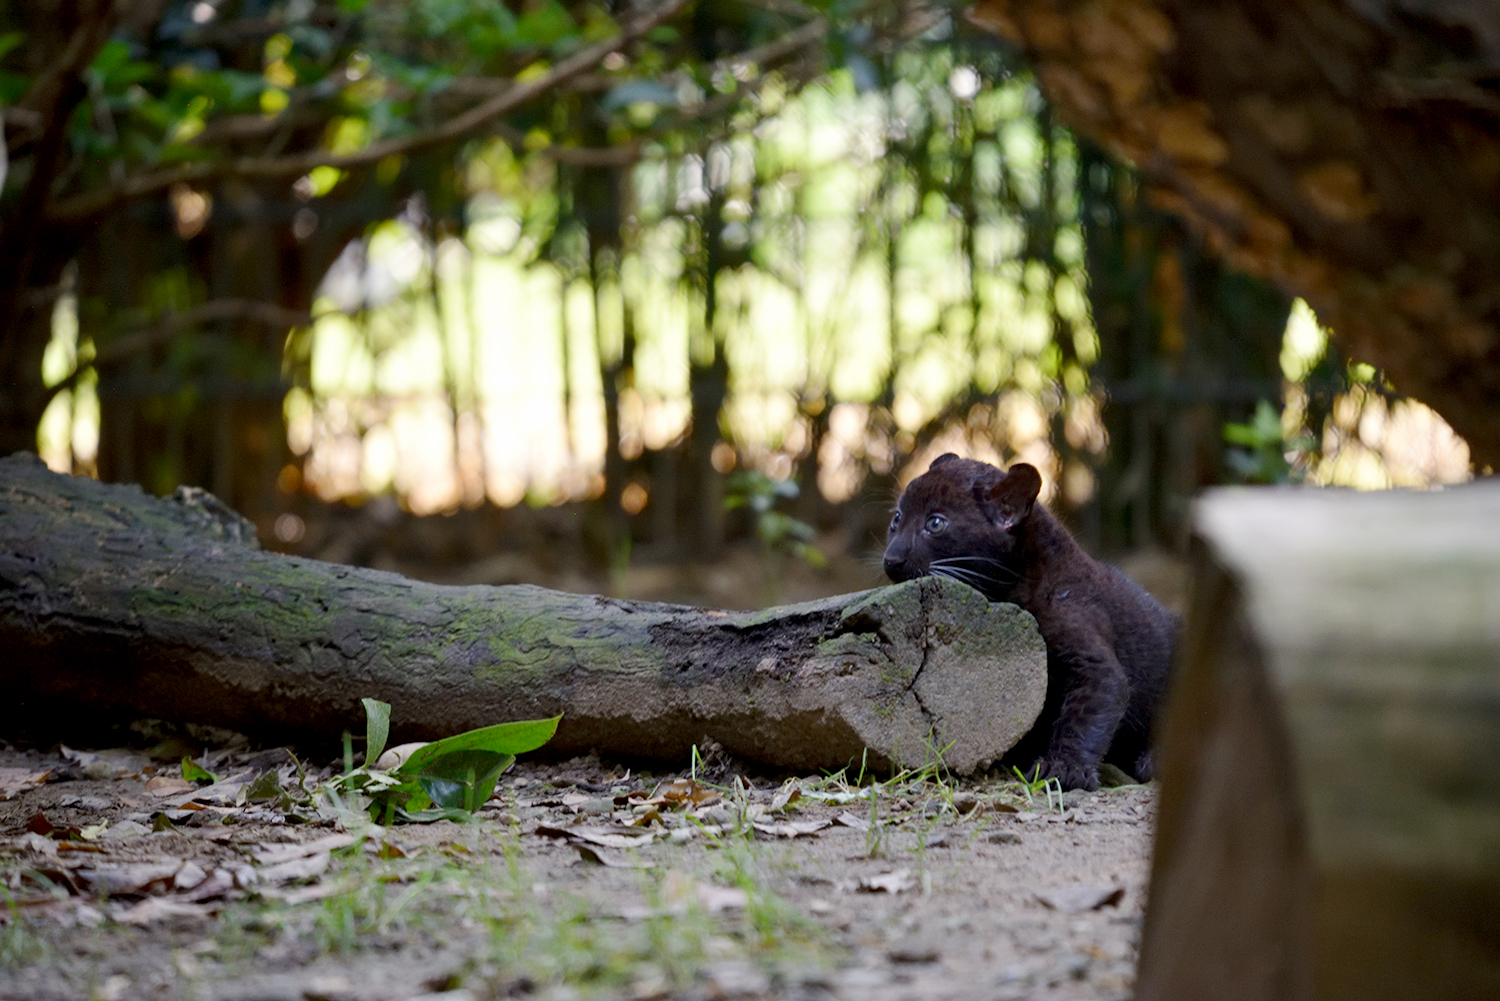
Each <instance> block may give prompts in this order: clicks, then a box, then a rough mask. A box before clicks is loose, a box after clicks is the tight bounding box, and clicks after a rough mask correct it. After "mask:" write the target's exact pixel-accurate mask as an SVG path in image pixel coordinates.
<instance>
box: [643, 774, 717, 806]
mask: <svg viewBox="0 0 1500 1001" xmlns="http://www.w3.org/2000/svg"><path fill="white" fill-rule="evenodd" d="M721 798H722V797H721V796H720V795H719V794H718V793H717V792H715V791H714V790H712V789H710V788H708V787H707V786H704V785H700V784H698V783H697V782H695V781H693V780H692V779H690V778H676V779H673V780H672V781H670V782H662V783H661V784H659V785H658V786H657V787H656V788H655V789H653V790H651V795H650V796H648V797H646V802H647V803H653V804H656V805H658V806H660V805H663V804H666V803H672V804H679V805H680V804H683V803H689V804H692V805H693V806H702V805H703V804H705V803H711V802H713V801H715V800H718V799H721Z"/></svg>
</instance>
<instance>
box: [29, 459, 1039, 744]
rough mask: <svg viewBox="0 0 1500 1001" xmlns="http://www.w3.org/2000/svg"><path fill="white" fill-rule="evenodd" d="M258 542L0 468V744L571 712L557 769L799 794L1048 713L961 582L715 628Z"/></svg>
mask: <svg viewBox="0 0 1500 1001" xmlns="http://www.w3.org/2000/svg"><path fill="white" fill-rule="evenodd" d="M254 539H255V532H254V528H253V526H251V525H250V524H249V523H248V522H246V521H245V520H244V519H242V518H240V517H239V516H238V515H236V514H235V513H234V512H233V511H231V510H229V509H228V508H227V507H225V506H224V505H223V504H221V503H220V502H219V501H218V500H217V499H216V498H214V497H213V496H212V495H211V494H207V493H205V492H203V491H200V490H193V489H191V488H184V489H183V490H181V491H179V494H178V496H177V498H174V499H173V500H158V499H156V498H153V497H149V496H148V495H146V494H145V493H143V492H142V491H140V490H139V489H138V488H136V487H123V486H113V485H108V484H103V483H99V482H96V481H94V480H89V479H85V478H81V477H77V478H75V477H66V476H58V475H56V474H54V473H51V472H50V471H48V470H47V468H46V466H45V465H43V464H42V463H41V462H40V461H39V460H38V459H36V457H35V456H30V455H25V454H17V455H13V456H11V457H9V458H6V459H0V649H4V651H5V653H4V655H3V656H0V689H3V690H4V691H5V692H6V699H5V700H0V732H12V731H13V729H14V728H15V727H16V726H19V725H22V724H23V723H24V724H27V725H36V724H37V723H39V722H40V721H42V720H44V719H46V718H48V717H49V716H55V715H59V714H60V715H63V716H65V717H66V716H71V715H75V714H80V713H89V714H94V715H97V714H100V713H112V714H115V715H117V716H118V715H120V714H135V715H149V716H157V717H165V718H168V719H177V720H188V721H197V722H204V723H214V724H218V725H222V726H229V727H235V728H238V729H242V730H248V731H251V732H268V731H274V732H277V733H278V735H285V734H287V733H288V732H291V733H293V734H300V735H303V736H311V735H316V734H337V733H338V732H339V731H340V730H342V729H345V728H358V726H359V725H360V723H361V721H362V718H363V714H362V710H361V709H360V704H359V699H360V697H361V696H372V697H375V698H379V699H383V700H385V701H387V702H389V703H391V705H392V723H393V728H394V731H395V732H396V734H397V736H398V737H399V738H400V739H430V738H434V737H438V736H443V735H446V734H450V733H455V732H458V731H461V730H465V729H470V728H473V727H477V726H484V725H487V724H489V723H495V722H499V721H502V720H507V719H527V718H536V717H543V716H550V715H553V714H555V713H559V712H561V713H564V714H565V715H564V718H563V722H562V724H561V726H560V727H559V728H558V731H557V736H556V738H555V739H554V740H553V742H552V744H551V749H552V750H555V751H559V752H563V753H567V752H582V751H587V750H589V749H591V748H592V749H597V750H600V751H605V752H612V753H616V754H622V755H634V756H645V757H654V758H666V759H675V760H678V761H682V760H685V759H686V756H687V754H688V750H689V748H690V747H691V745H692V744H694V743H698V742H701V741H702V740H703V739H704V738H712V739H714V740H717V741H718V742H719V743H720V744H722V745H724V747H726V748H727V749H728V750H729V751H731V752H732V753H735V754H738V755H742V756H744V757H747V758H750V759H752V760H757V761H763V762H767V763H769V764H773V765H779V766H784V767H788V768H797V769H811V768H830V767H835V768H836V767H840V766H842V765H844V764H847V763H849V762H850V761H858V760H859V759H860V757H861V755H862V753H863V752H864V751H865V749H867V748H868V749H869V751H870V752H871V757H870V760H871V763H873V764H885V763H889V764H895V765H912V764H921V763H923V762H924V761H926V760H928V759H929V758H930V756H931V754H932V752H933V751H934V750H935V749H942V748H946V750H945V751H944V760H945V761H946V762H947V764H948V765H949V767H951V768H953V769H954V770H955V771H958V772H960V773H966V772H970V771H973V770H974V769H976V768H979V767H982V766H984V765H986V764H988V763H989V762H991V761H993V760H994V759H995V758H997V757H999V756H1000V755H1001V754H1002V753H1004V752H1005V751H1006V750H1009V748H1010V747H1011V746H1012V745H1013V744H1014V743H1015V742H1016V741H1017V740H1018V739H1019V738H1020V737H1021V736H1022V735H1023V734H1024V733H1025V732H1026V731H1027V730H1028V729H1030V727H1031V724H1032V723H1033V722H1034V721H1035V719H1036V716H1037V714H1038V713H1039V712H1040V711H1041V706H1042V698H1043V695H1044V694H1045V688H1046V649H1045V647H1044V645H1043V643H1042V640H1041V636H1040V634H1039V633H1038V632H1037V630H1036V624H1035V622H1034V621H1033V620H1032V619H1031V617H1030V616H1029V615H1027V614H1026V613H1025V612H1023V611H1021V610H1020V609H1019V608H1017V607H1016V606H1014V605H1004V604H997V605H991V604H990V603H989V602H987V601H986V600H985V599H984V598H983V596H981V595H980V594H979V593H978V592H977V591H973V590H971V589H970V588H967V587H965V586H963V585H959V584H956V583H954V582H952V581H945V580H940V579H926V580H922V581H917V582H912V583H909V584H905V585H900V586H897V587H887V588H879V589H877V590H874V591H868V592H863V593H860V594H853V595H845V596H842V597H837V598H828V599H825V600H822V601H814V602H807V603H804V604H799V605H789V606H784V607H779V608H771V609H767V610H765V611H761V612H746V613H729V612H719V611H706V610H702V609H696V608H688V607H684V606H679V605H665V604H655V603H645V602H629V601H619V600H616V599H613V598H606V597H600V596H595V595H574V594H564V593H562V592H557V591H548V590H545V589H543V588H537V587H528V586H514V587H478V586H476V587H443V586H438V585H434V584H425V583H420V582H417V581H412V580H408V579H406V578H403V577H400V576H398V575H396V574H391V573H384V572H381V571H376V570H364V569H358V568H355V567H348V566H341V565H338V564H333V563H322V562H318V561H315V560H306V559H297V558H294V557H286V556H279V555H275V554H272V553H266V552H262V551H260V550H259V549H258V548H256V547H255V542H254ZM6 717H9V718H8V719H7V718H6Z"/></svg>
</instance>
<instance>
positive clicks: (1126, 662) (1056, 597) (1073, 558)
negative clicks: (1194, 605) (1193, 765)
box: [885, 454, 1177, 789]
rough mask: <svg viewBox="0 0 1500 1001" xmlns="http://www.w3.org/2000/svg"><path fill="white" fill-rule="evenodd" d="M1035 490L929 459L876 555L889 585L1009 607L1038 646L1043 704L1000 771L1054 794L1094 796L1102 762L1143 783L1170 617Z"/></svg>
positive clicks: (979, 469)
mask: <svg viewBox="0 0 1500 1001" xmlns="http://www.w3.org/2000/svg"><path fill="white" fill-rule="evenodd" d="M1041 485H1042V479H1041V476H1040V474H1038V473H1037V471H1036V469H1035V468H1034V467H1032V466H1029V465H1027V464H1026V463H1024V462H1019V463H1016V464H1014V465H1012V466H1011V467H1010V469H1009V471H1007V472H1001V471H1000V470H999V469H996V468H995V467H994V466H991V465H989V464H988V463H984V462H977V461H975V460H973V459H960V458H959V457H958V456H956V455H952V454H948V455H942V456H939V457H938V458H937V459H936V460H934V461H933V463H932V467H931V468H930V469H929V470H928V471H927V472H926V473H923V474H922V475H921V476H918V477H917V478H916V479H914V480H912V481H911V483H910V484H909V485H908V486H907V488H906V491H905V492H904V493H903V494H902V495H901V500H900V501H899V502H898V503H897V505H896V514H895V517H893V518H892V519H891V527H890V531H889V536H888V537H889V541H888V542H887V544H886V549H885V572H886V576H888V577H890V578H891V580H893V581H903V580H910V579H912V578H913V577H921V576H924V575H927V574H940V575H943V576H947V577H952V578H954V579H956V580H961V581H963V582H965V583H967V584H970V585H972V586H973V587H975V588H977V589H979V590H980V591H982V592H984V594H985V595H986V596H987V597H988V598H989V599H990V600H991V601H1013V602H1015V603H1016V604H1018V605H1020V606H1021V607H1022V608H1024V609H1026V610H1027V611H1028V612H1030V613H1031V614H1032V615H1034V616H1035V617H1036V621H1037V625H1038V626H1039V627H1040V628H1041V631H1042V638H1043V639H1044V640H1045V641H1046V643H1047V698H1046V702H1045V704H1044V706H1043V708H1042V714H1041V716H1040V717H1039V718H1038V719H1037V722H1036V726H1034V727H1033V728H1032V730H1031V732H1030V733H1028V734H1027V735H1026V736H1025V737H1023V738H1022V739H1021V742H1020V744H1018V745H1017V746H1016V747H1015V748H1014V749H1013V750H1012V751H1011V753H1010V754H1009V755H1008V756H1007V761H1010V762H1013V763H1016V764H1018V765H1020V767H1021V768H1022V769H1023V770H1024V771H1026V772H1027V775H1028V776H1029V775H1030V774H1031V768H1032V766H1033V765H1034V764H1040V765H1041V769H1042V772H1041V773H1042V776H1043V777H1049V776H1050V777H1052V778H1056V779H1057V780H1059V781H1060V782H1061V783H1062V785H1063V788H1065V789H1095V788H1097V787H1098V785H1099V764H1100V762H1101V761H1108V762H1110V763H1111V764H1114V765H1116V766H1118V767H1119V768H1121V769H1123V770H1124V771H1126V772H1129V773H1130V774H1132V775H1134V776H1135V777H1136V778H1137V779H1139V780H1141V781H1145V780H1147V779H1149V778H1151V776H1152V771H1153V769H1152V764H1151V747H1150V736H1151V722H1152V718H1153V717H1154V716H1155V714H1156V709H1157V705H1158V704H1159V703H1160V702H1161V697H1162V692H1163V690H1164V689H1165V687H1166V682H1167V671H1168V669H1169V668H1170V667H1171V663H1172V646H1173V641H1174V635H1175V633H1176V629H1177V617H1176V616H1175V615H1173V614H1172V613H1171V612H1169V611H1167V610H1166V609H1165V608H1163V607H1162V606H1161V605H1159V604H1157V602H1156V600H1155V599H1154V598H1152V597H1151V596H1150V595H1149V594H1147V593H1146V591H1145V589H1144V588H1142V587H1141V586H1140V585H1139V584H1137V583H1135V581H1133V580H1131V579H1130V578H1129V577H1126V576H1125V575H1124V574H1123V573H1121V572H1120V571H1119V570H1116V569H1115V568H1114V567H1112V566H1108V565H1106V564H1103V563H1100V562H1098V561H1096V560H1094V559H1093V558H1091V557H1090V556H1089V555H1088V554H1087V553H1085V552H1084V551H1083V550H1082V549H1081V548H1079V546H1078V543H1077V542H1075V541H1074V540H1073V537H1072V536H1071V535H1069V534H1068V530H1067V529H1066V528H1064V527H1063V526H1062V524H1061V523H1059V522H1058V520H1057V519H1056V518H1054V517H1053V516H1052V514H1051V512H1049V511H1048V510H1047V509H1046V508H1045V507H1043V506H1042V505H1041V504H1039V503H1037V492H1038V491H1039V490H1040V489H1041Z"/></svg>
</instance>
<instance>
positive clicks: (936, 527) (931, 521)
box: [922, 514, 948, 535]
mask: <svg viewBox="0 0 1500 1001" xmlns="http://www.w3.org/2000/svg"><path fill="white" fill-rule="evenodd" d="M947 527H948V519H947V518H944V517H943V516H942V515H940V514H935V515H932V516H931V517H930V518H928V519H927V524H925V525H923V526H922V528H923V529H924V530H925V531H926V532H927V534H928V535H937V534H939V533H940V532H942V530H943V529H945V528H947Z"/></svg>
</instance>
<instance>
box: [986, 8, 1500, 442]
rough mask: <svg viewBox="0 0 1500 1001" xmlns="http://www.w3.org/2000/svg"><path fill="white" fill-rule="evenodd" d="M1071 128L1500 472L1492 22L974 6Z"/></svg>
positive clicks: (1496, 92)
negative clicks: (1304, 306)
mask: <svg viewBox="0 0 1500 1001" xmlns="http://www.w3.org/2000/svg"><path fill="white" fill-rule="evenodd" d="M970 18H971V20H973V21H974V22H975V23H976V24H978V25H979V26H981V27H983V28H985V29H987V30H990V31H993V32H995V33H996V34H999V35H1002V36H1003V37H1005V38H1007V39H1009V40H1010V41H1012V42H1014V43H1015V44H1016V45H1018V46H1019V47H1020V48H1021V49H1022V50H1023V52H1024V53H1025V54H1026V56H1027V58H1028V59H1029V61H1030V62H1031V64H1032V66H1033V67H1034V68H1035V70H1036V74H1037V77H1038V79H1039V80H1040V82H1041V85H1042V88H1043V90H1045V91H1046V93H1047V96H1048V98H1049V99H1050V100H1051V101H1052V102H1053V104H1054V105H1055V106H1056V107H1057V108H1058V109H1059V111H1060V112H1061V113H1062V115H1063V117H1064V118H1065V119H1066V120H1067V122H1068V124H1069V125H1071V126H1072V127H1073V128H1075V129H1077V130H1079V131H1080V132H1083V133H1085V134H1087V135H1089V136H1092V137H1093V138H1095V139H1096V140H1098V141H1099V142H1101V143H1103V144H1104V145H1105V146H1106V147H1108V148H1109V149H1110V150H1111V151H1113V152H1114V153H1115V154H1116V155H1118V156H1120V157H1123V158H1124V159H1126V160H1129V161H1130V162H1132V163H1134V164H1135V165H1136V166H1137V167H1138V168H1139V169H1140V171H1141V176H1142V178H1143V180H1144V181H1145V183H1146V185H1147V188H1148V193H1149V195H1150V196H1151V197H1152V198H1153V199H1154V200H1155V201H1156V202H1157V203H1158V204H1160V205H1161V206H1163V207H1164V208H1167V209H1170V210H1172V211H1175V212H1177V213H1180V214H1181V215H1183V216H1184V217H1186V218H1187V219H1188V220H1189V221H1190V222H1192V223H1193V224H1195V225H1196V226H1197V227H1198V228H1199V229H1200V230H1201V231H1202V232H1203V233H1204V235H1205V237H1206V239H1207V241H1208V243H1209V245H1210V246H1211V247H1212V248H1213V249H1215V250H1216V251H1217V252H1218V253H1220V254H1222V255H1223V256H1224V257H1225V258H1226V259H1227V260H1228V261H1229V262H1230V263H1231V264H1233V265H1235V266H1236V267H1239V268H1242V269H1244V270H1246V271H1249V272H1252V273H1255V274H1259V275H1264V276H1267V277H1269V278H1272V279H1274V280H1276V281H1278V282H1280V283H1281V284H1282V285H1283V286H1284V287H1286V288H1287V289H1288V290H1290V291H1292V292H1294V293H1296V294H1298V295H1302V296H1304V297H1306V298H1307V300H1308V302H1309V303H1311V304H1312V306H1313V308H1314V309H1315V310H1317V312H1318V315H1319V317H1320V318H1322V319H1323V320H1324V322H1327V323H1328V324H1330V325H1331V326H1332V328H1333V330H1334V332H1335V334H1336V335H1337V337H1338V338H1339V340H1340V341H1341V343H1342V344H1343V345H1344V347H1345V349H1346V351H1347V352H1348V354H1349V355H1351V356H1352V357H1354V358H1356V359H1358V360H1360V361H1365V362H1369V363H1371V364H1374V365H1376V366H1378V367H1380V368H1381V369H1383V370H1384V371H1385V373H1386V374H1387V376H1388V377H1389V378H1390V379H1391V380H1392V382H1394V383H1395V385H1396V388H1397V389H1399V390H1401V391H1402V392H1404V393H1408V394H1410V395H1412V396H1415V397H1417V398H1419V399H1421V400H1423V401H1424V402H1426V403H1428V404H1430V405H1432V406H1433V407H1435V408H1436V409H1437V410H1438V411H1439V412H1441V413H1442V415H1443V416H1444V417H1445V418H1447V420H1448V422H1449V423H1450V424H1452V425H1453V427H1454V429H1455V430H1457V431H1458V432H1459V433H1460V434H1462V435H1463V436H1464V437H1465V438H1466V439H1467V440H1468V442H1469V446H1470V449H1471V453H1472V455H1473V457H1474V460H1475V462H1476V463H1477V464H1479V465H1481V466H1483V465H1489V466H1492V467H1497V468H1500V421H1496V420H1495V419H1494V412H1495V401H1496V400H1497V399H1500V296H1496V295H1495V293H1494V276H1495V274H1496V273H1500V88H1497V87H1496V81H1497V80H1500V17H1497V16H1496V14H1495V12H1494V9H1493V5H1490V4H1484V3H1472V2H1468V0H1357V2H1356V0H1342V2H1341V0H1276V2H1273V3H1264V2H1258V0H1209V2H1203V0H980V2H979V3H976V4H975V5H974V6H973V7H972V8H971V9H970Z"/></svg>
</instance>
